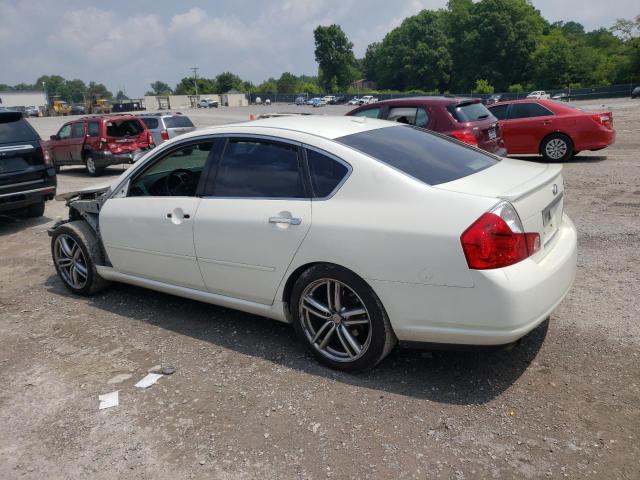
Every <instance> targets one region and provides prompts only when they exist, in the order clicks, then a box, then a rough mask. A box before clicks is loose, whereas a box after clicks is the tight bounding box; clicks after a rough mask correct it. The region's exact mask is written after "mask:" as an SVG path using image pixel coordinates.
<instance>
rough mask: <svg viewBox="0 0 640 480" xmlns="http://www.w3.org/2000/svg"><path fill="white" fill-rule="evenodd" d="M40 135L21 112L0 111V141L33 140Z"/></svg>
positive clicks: (37, 138)
mask: <svg viewBox="0 0 640 480" xmlns="http://www.w3.org/2000/svg"><path fill="white" fill-rule="evenodd" d="M39 139H40V137H39V136H38V134H37V133H36V131H35V130H34V129H33V128H32V127H31V125H29V123H28V122H27V121H26V120H25V119H24V118H22V114H21V113H0V143H9V142H31V141H34V140H39Z"/></svg>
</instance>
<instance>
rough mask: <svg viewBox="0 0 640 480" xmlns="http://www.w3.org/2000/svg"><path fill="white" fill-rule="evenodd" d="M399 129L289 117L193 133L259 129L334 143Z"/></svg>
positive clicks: (358, 120) (371, 122) (372, 122)
mask: <svg viewBox="0 0 640 480" xmlns="http://www.w3.org/2000/svg"><path fill="white" fill-rule="evenodd" d="M399 125H401V124H398V123H396V122H388V121H386V120H378V119H375V118H364V117H346V116H340V117H338V116H331V115H288V116H281V117H270V118H265V119H260V120H254V121H251V122H244V123H234V124H228V125H219V126H215V127H207V128H203V129H200V130H197V131H196V132H194V134H197V135H202V134H203V133H217V132H218V131H220V130H229V129H232V130H237V131H238V133H242V130H243V129H250V128H253V127H262V128H273V129H279V130H288V131H292V132H298V133H306V134H309V135H314V136H317V137H322V138H326V139H329V140H333V139H336V138H339V137H344V136H346V135H351V134H354V133H360V132H366V131H369V130H375V129H379V128H393V127H397V126H399Z"/></svg>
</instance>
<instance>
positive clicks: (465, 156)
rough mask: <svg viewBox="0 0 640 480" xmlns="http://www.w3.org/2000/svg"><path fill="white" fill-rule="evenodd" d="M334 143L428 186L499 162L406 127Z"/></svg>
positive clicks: (357, 136) (443, 138)
mask: <svg viewBox="0 0 640 480" xmlns="http://www.w3.org/2000/svg"><path fill="white" fill-rule="evenodd" d="M336 141H338V142H340V143H343V144H345V145H348V146H350V147H352V148H355V149H356V150H359V151H361V152H363V153H366V154H367V155H370V156H372V157H374V158H376V159H378V160H380V161H381V162H383V163H386V164H387V165H390V166H392V167H394V168H397V169H398V170H400V171H402V172H404V173H406V174H407V175H410V176H412V177H414V178H416V179H418V180H420V181H422V182H424V183H426V184H428V185H438V184H440V183H446V182H451V181H453V180H457V179H459V178H462V177H466V176H467V175H471V174H474V173H476V172H479V171H481V170H484V169H485V168H489V167H491V166H492V165H495V164H496V163H498V162H499V160H498V159H497V158H495V157H492V156H490V155H487V154H485V153H483V152H482V151H481V150H478V149H476V148H472V147H466V146H463V145H460V144H459V143H458V142H456V141H454V140H450V139H448V138H447V137H444V136H441V135H437V134H434V133H431V132H428V131H427V130H423V129H421V128H418V127H412V126H409V125H402V126H396V127H387V128H379V129H375V130H368V131H366V132H360V133H354V134H352V135H347V136H345V137H340V138H337V139H336Z"/></svg>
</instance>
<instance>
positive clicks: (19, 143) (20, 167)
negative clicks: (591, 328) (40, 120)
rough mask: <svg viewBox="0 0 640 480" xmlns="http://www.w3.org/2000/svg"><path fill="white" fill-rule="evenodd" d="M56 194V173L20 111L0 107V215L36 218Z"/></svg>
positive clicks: (37, 137)
mask: <svg viewBox="0 0 640 480" xmlns="http://www.w3.org/2000/svg"><path fill="white" fill-rule="evenodd" d="M55 194H56V172H55V170H54V168H53V163H52V161H51V157H50V155H49V152H48V151H47V150H46V149H44V147H43V144H42V142H41V141H40V136H39V135H38V133H37V132H36V131H35V130H34V129H33V127H32V126H31V125H29V123H28V122H27V121H26V120H25V119H24V117H23V116H22V113H21V112H12V111H1V110H0V214H2V213H7V212H11V213H12V214H18V215H26V216H29V217H39V216H41V215H42V214H44V202H45V201H46V200H51V199H53V197H54V195H55Z"/></svg>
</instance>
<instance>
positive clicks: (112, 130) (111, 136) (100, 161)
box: [47, 115, 153, 177]
mask: <svg viewBox="0 0 640 480" xmlns="http://www.w3.org/2000/svg"><path fill="white" fill-rule="evenodd" d="M47 147H48V149H49V151H50V152H51V156H52V159H53V164H54V165H55V168H56V171H59V170H60V166H61V165H85V166H86V168H87V172H89V175H92V176H94V177H97V176H99V175H101V174H102V172H103V171H104V169H105V168H106V167H108V166H109V165H116V164H121V163H133V162H135V161H136V160H137V159H138V157H139V156H141V154H142V153H143V152H144V151H145V150H148V149H149V148H152V147H153V137H152V136H151V133H150V132H149V130H147V127H146V126H145V124H144V123H143V122H142V121H141V120H140V119H139V118H137V117H134V116H132V115H111V116H104V117H85V118H81V119H79V120H74V121H72V122H68V123H65V124H64V125H63V126H62V128H61V129H60V130H58V133H57V134H55V135H51V140H49V141H48V142H47Z"/></svg>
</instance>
